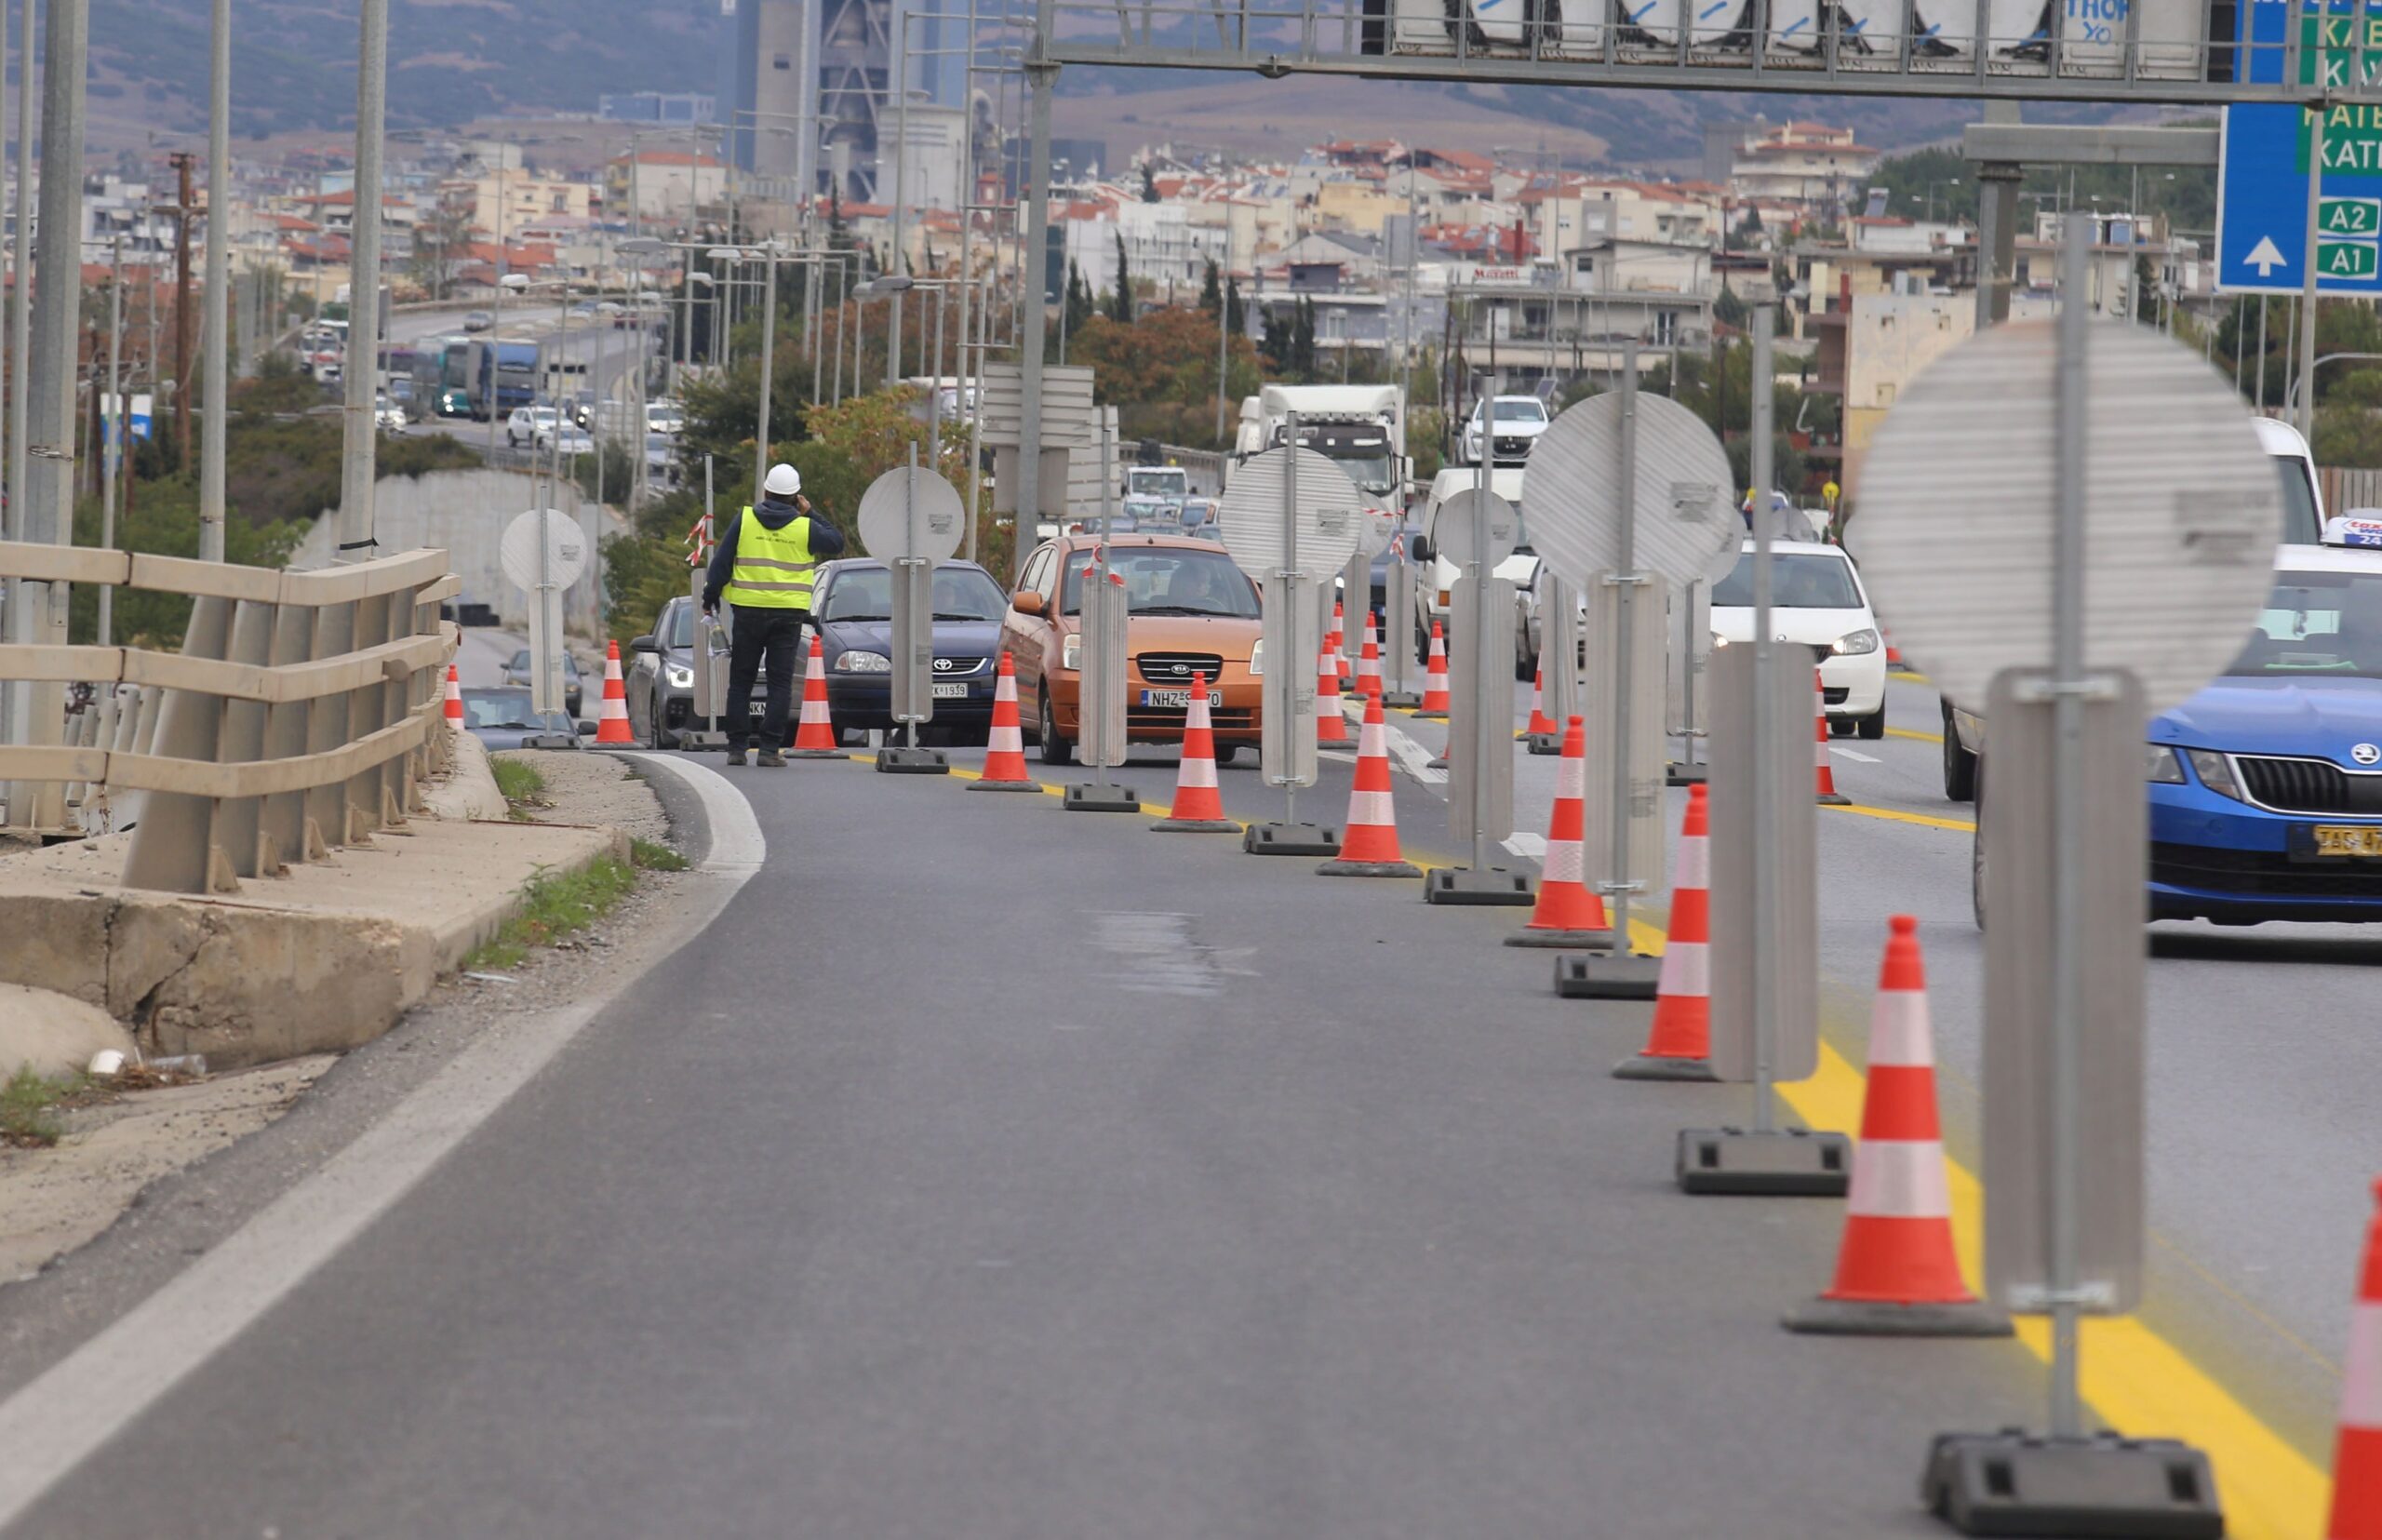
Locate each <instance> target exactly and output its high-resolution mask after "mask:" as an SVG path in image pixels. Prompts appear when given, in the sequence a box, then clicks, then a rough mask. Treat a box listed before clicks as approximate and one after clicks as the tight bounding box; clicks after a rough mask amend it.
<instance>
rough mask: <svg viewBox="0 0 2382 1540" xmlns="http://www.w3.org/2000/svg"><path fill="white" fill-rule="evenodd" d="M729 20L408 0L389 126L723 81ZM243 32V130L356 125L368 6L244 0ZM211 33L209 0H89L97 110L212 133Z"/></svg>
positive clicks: (402, 9) (396, 37) (506, 2)
mask: <svg viewBox="0 0 2382 1540" xmlns="http://www.w3.org/2000/svg"><path fill="white" fill-rule="evenodd" d="M727 25H728V23H727V21H726V20H725V19H723V18H722V17H721V16H720V14H719V0H397V3H396V4H394V5H392V6H391V7H389V33H390V35H389V63H390V68H389V127H391V128H409V127H447V126H450V125H455V124H461V123H465V122H469V121H471V120H472V119H474V118H477V117H488V116H494V115H496V114H500V113H502V112H503V111H505V110H506V109H507V108H514V107H533V108H550V109H559V110H563V111H568V112H592V111H594V110H595V99H596V97H597V96H598V95H599V94H601V93H603V92H606V91H636V90H662V91H709V90H713V89H715V88H716V86H717V85H718V81H719V57H720V50H721V48H722V47H724V45H725V41H726V35H727V33H726V29H727ZM232 38H233V44H232V76H233V131H234V134H235V135H237V136H238V137H240V138H244V139H246V138H257V137H261V136H263V135H266V134H274V133H285V132H289V131H293V130H301V129H324V128H337V127H341V126H343V125H352V124H353V123H354V122H355V47H356V22H355V4H354V0H347V3H345V4H343V5H342V4H338V3H329V4H325V3H315V0H241V4H240V5H239V6H237V7H234V10H233V33H232ZM91 65H92V72H91V74H92V78H91V112H92V116H93V118H94V119H95V120H97V121H104V122H108V123H112V124H113V125H114V126H115V127H118V128H119V129H121V128H122V127H126V126H127V125H139V126H145V127H151V128H155V129H164V130H172V131H177V132H189V131H192V130H195V129H200V128H203V127H205V124H206V103H207V4H206V0H91Z"/></svg>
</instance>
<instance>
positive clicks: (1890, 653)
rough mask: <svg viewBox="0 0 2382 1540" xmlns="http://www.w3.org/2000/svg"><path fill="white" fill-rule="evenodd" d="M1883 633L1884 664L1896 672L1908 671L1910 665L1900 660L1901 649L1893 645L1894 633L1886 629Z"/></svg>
mask: <svg viewBox="0 0 2382 1540" xmlns="http://www.w3.org/2000/svg"><path fill="white" fill-rule="evenodd" d="M1883 635H1884V636H1885V638H1886V666H1887V667H1888V668H1891V669H1893V670H1894V671H1895V672H1896V673H1907V672H1908V671H1909V668H1910V665H1909V664H1908V663H1905V662H1903V661H1902V649H1901V648H1898V647H1896V646H1895V645H1894V633H1893V632H1891V631H1888V632H1885V633H1883Z"/></svg>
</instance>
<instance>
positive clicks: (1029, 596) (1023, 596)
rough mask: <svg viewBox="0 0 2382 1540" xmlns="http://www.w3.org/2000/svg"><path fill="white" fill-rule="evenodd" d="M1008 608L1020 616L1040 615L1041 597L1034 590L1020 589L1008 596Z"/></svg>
mask: <svg viewBox="0 0 2382 1540" xmlns="http://www.w3.org/2000/svg"><path fill="white" fill-rule="evenodd" d="M1009 607H1010V609H1014V610H1016V611H1017V612H1018V613H1019V614H1021V615H1039V614H1040V613H1042V596H1041V594H1040V593H1039V592H1037V591H1036V590H1035V589H1031V588H1021V589H1019V590H1018V591H1017V592H1016V593H1014V594H1012V595H1010V599H1009Z"/></svg>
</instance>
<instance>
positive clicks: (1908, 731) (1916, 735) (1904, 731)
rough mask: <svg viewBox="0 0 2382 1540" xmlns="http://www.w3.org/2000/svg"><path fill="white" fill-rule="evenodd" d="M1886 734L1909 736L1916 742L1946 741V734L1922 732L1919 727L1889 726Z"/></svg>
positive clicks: (1890, 735) (1888, 735)
mask: <svg viewBox="0 0 2382 1540" xmlns="http://www.w3.org/2000/svg"><path fill="white" fill-rule="evenodd" d="M1886 736H1887V737H1889V738H1907V739H1909V740H1910V741H1911V742H1913V743H1942V742H1943V741H1944V735H1943V734H1942V733H1940V732H1921V731H1920V730H1918V729H1917V728H1888V729H1886Z"/></svg>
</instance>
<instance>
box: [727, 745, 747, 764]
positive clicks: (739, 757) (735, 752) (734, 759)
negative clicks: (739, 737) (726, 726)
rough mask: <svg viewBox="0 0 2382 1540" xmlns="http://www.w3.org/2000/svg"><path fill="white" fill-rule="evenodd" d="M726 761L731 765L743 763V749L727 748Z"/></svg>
mask: <svg viewBox="0 0 2382 1540" xmlns="http://www.w3.org/2000/svg"><path fill="white" fill-rule="evenodd" d="M728 762H729V764H731V765H741V764H743V762H744V751H743V749H741V748H732V749H729V751H728Z"/></svg>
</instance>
